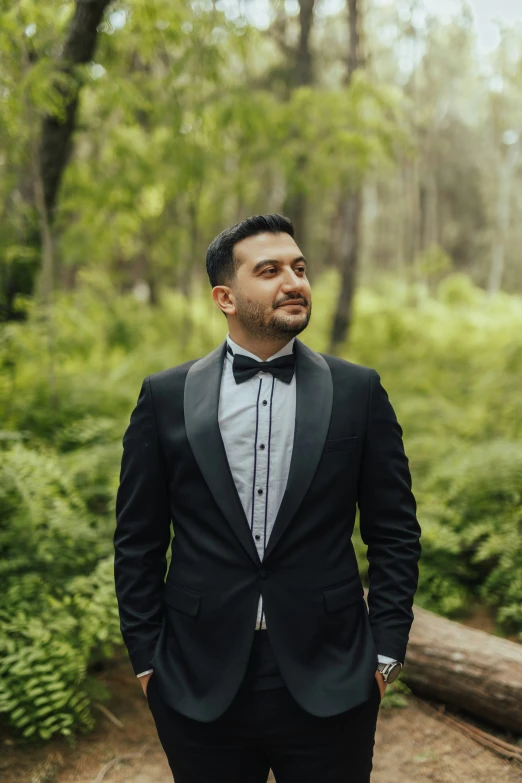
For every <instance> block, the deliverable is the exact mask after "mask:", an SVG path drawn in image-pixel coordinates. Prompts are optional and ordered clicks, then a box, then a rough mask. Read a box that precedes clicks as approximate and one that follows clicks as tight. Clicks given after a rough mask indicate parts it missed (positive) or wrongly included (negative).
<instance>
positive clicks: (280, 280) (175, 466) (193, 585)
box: [114, 215, 421, 783]
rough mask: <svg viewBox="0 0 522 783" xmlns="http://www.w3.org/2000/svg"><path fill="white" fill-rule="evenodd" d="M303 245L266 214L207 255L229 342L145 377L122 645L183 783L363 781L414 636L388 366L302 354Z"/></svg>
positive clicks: (130, 496)
mask: <svg viewBox="0 0 522 783" xmlns="http://www.w3.org/2000/svg"><path fill="white" fill-rule="evenodd" d="M293 233H294V232H293V227H292V224H291V222H290V221H289V220H288V219H286V218H284V217H282V216H281V215H261V216H254V217H251V218H248V219H247V220H244V221H242V222H241V223H238V224H237V225H235V226H232V227H231V228H228V229H226V230H225V231H223V232H221V233H220V234H219V235H218V236H217V237H216V238H215V239H214V240H213V242H212V243H211V245H210V246H209V248H208V251H207V271H208V275H209V279H210V283H211V286H212V297H213V300H214V302H215V304H216V305H217V307H219V309H220V310H221V311H222V312H223V313H224V315H225V316H226V318H227V322H228V335H227V338H226V340H225V341H224V342H223V343H221V344H220V345H219V346H218V347H217V348H216V349H215V350H213V351H211V353H209V354H208V355H207V356H205V357H203V358H201V359H198V360H192V361H189V362H186V363H184V364H181V365H178V366H177V367H172V368H170V369H167V370H164V371H162V372H158V373H155V374H153V375H150V376H149V377H147V378H146V379H145V380H144V381H143V385H142V387H141V392H140V394H139V398H138V402H137V405H136V408H135V409H134V411H133V413H132V415H131V419H130V424H129V427H128V429H127V431H126V433H125V435H124V438H123V446H124V452H123V458H122V468H121V476H120V486H119V489H118V495H117V502H116V517H117V527H116V532H115V535H114V545H115V580H116V593H117V597H118V604H119V611H120V619H121V630H122V635H123V638H124V641H125V644H126V646H127V648H128V651H129V655H130V659H131V663H132V666H133V669H134V672H135V674H136V675H137V676H138V677H140V679H141V683H142V685H143V689H144V691H145V693H146V695H147V699H148V704H149V708H150V711H151V713H152V716H153V718H154V721H155V724H156V728H157V731H158V736H159V739H160V741H161V744H162V746H163V749H164V751H165V753H166V755H167V759H168V762H169V764H170V767H171V770H172V772H173V775H174V778H175V781H176V783H221V782H222V781H223V783H224V782H225V781H226V782H227V783H265V782H266V780H267V776H268V773H269V770H270V768H271V769H272V770H273V772H274V775H275V778H276V780H277V783H312V782H313V783H317V780H321V783H368V781H369V780H370V773H371V769H372V756H373V746H374V736H375V727H376V721H377V714H378V711H379V705H380V701H381V698H382V696H383V695H384V692H385V689H386V682H391V681H392V680H393V679H394V678H395V677H396V676H397V674H398V672H399V671H400V669H401V666H402V664H403V662H404V657H405V652H406V646H407V642H408V636H409V631H410V627H411V623H412V621H413V612H412V605H413V597H414V594H415V591H416V589H417V581H418V560H419V557H420V553H421V547H420V543H419V539H420V527H419V524H418V522H417V519H416V503H415V499H414V496H413V494H412V492H411V477H410V471H409V467H408V459H407V457H406V455H405V453H404V448H403V443H402V430H401V427H400V425H399V424H398V422H397V419H396V416H395V413H394V411H393V408H392V406H391V404H390V402H389V400H388V396H387V394H386V392H385V390H384V388H383V387H382V385H381V383H380V378H379V375H378V374H377V372H376V371H375V370H373V369H370V368H367V367H363V366H361V365H357V364H353V363H351V362H348V361H345V360H343V359H339V358H336V357H333V356H328V355H325V354H320V353H316V352H315V351H312V350H311V349H310V348H308V347H307V346H306V345H305V344H304V343H303V342H301V341H300V340H298V339H296V335H298V334H299V333H300V332H302V331H303V329H305V328H306V326H307V325H308V322H309V320H310V315H311V311H312V294H311V288H310V283H309V281H308V278H307V273H306V270H307V262H306V260H305V258H304V257H303V255H302V253H301V251H300V250H299V247H298V246H297V244H296V243H295V241H294V239H293ZM356 504H358V506H359V510H360V529H361V535H362V538H363V540H364V542H365V543H366V544H367V546H368V560H369V593H368V607H369V610H368V609H367V608H366V603H365V601H364V594H363V588H362V584H361V580H360V578H359V573H358V567H357V561H356V557H355V553H354V549H353V545H352V541H351V536H352V532H353V526H354V520H355V514H356ZM171 520H172V522H173V527H174V538H173V541H172V558H171V563H170V568H169V572H168V575H167V579H166V582H164V576H165V570H166V551H167V548H168V545H169V542H170V524H171Z"/></svg>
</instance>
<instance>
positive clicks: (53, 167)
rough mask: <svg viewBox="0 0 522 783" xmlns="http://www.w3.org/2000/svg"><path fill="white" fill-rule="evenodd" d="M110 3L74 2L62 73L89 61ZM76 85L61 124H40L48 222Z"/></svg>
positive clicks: (67, 145) (65, 155)
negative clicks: (99, 27)
mask: <svg viewBox="0 0 522 783" xmlns="http://www.w3.org/2000/svg"><path fill="white" fill-rule="evenodd" d="M109 2H110V0H81V1H80V0H77V2H76V7H75V10H74V16H73V18H72V20H71V24H70V26H69V30H68V34H67V40H66V41H65V44H64V47H63V54H62V57H61V70H62V73H65V74H67V75H68V76H70V77H72V74H73V69H74V66H76V65H81V64H85V63H88V62H90V61H91V60H92V58H93V55H94V50H95V48H96V37H97V35H98V25H99V24H100V22H101V19H102V16H103V13H104V11H105V9H106V8H107V6H108V5H109ZM79 92H80V83H79V82H75V84H74V86H73V87H72V88H71V89H70V90H69V93H68V100H67V106H66V109H65V122H64V123H61V122H59V121H58V120H57V119H56V117H53V116H48V117H46V118H45V119H44V121H43V127H42V140H41V150H40V159H41V165H42V179H43V184H44V194H45V206H46V209H47V214H48V215H49V220H50V222H51V223H52V222H53V217H54V209H55V206H56V199H57V196H58V190H59V187H60V182H61V179H62V175H63V172H64V170H65V167H66V165H67V162H68V160H69V156H70V154H71V149H72V144H71V142H72V134H73V131H74V127H75V123H76V112H77V110H78V97H79Z"/></svg>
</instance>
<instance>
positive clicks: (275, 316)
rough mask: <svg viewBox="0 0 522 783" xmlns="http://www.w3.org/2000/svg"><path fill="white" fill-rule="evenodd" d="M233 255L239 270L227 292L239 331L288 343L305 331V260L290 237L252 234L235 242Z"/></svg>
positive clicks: (308, 292) (308, 300)
mask: <svg viewBox="0 0 522 783" xmlns="http://www.w3.org/2000/svg"><path fill="white" fill-rule="evenodd" d="M234 252H235V255H236V257H237V259H238V261H239V267H238V269H237V273H236V278H235V280H234V282H233V284H232V286H231V291H232V293H233V296H234V301H235V309H236V312H235V313H234V315H235V317H236V318H237V321H238V323H239V324H240V325H241V328H242V329H243V330H244V331H245V332H246V333H247V334H251V335H252V336H253V337H256V338H259V337H267V338H274V337H275V338H284V337H287V338H288V339H289V340H290V339H291V338H292V337H294V336H295V335H297V334H299V333H300V332H302V331H303V329H306V327H307V326H308V322H309V320H310V316H311V314H312V289H311V288H310V283H309V282H308V278H307V276H306V261H305V259H304V258H303V255H302V253H301V251H300V250H299V248H298V246H297V245H296V243H295V242H294V240H293V239H292V237H291V236H290V235H289V234H285V233H281V234H270V233H266V234H257V235H256V236H253V237H248V238H247V239H242V240H241V242H238V243H237V244H236V245H235V247H234ZM287 302H288V303H290V304H286V303H287ZM292 302H293V304H292ZM296 302H297V304H296Z"/></svg>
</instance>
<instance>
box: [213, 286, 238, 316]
mask: <svg viewBox="0 0 522 783" xmlns="http://www.w3.org/2000/svg"><path fill="white" fill-rule="evenodd" d="M212 299H213V300H214V302H215V304H216V306H217V307H219V309H220V310H221V311H222V312H223V313H224V314H225V315H226V316H227V315H235V314H236V305H235V302H234V294H233V292H232V289H231V288H229V286H227V285H216V286H214V288H213V289H212Z"/></svg>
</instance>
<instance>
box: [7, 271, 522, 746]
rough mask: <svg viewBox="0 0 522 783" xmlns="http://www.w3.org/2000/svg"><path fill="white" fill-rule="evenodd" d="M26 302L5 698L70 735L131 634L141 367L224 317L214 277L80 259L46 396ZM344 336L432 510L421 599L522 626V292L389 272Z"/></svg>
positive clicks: (425, 527) (34, 726)
mask: <svg viewBox="0 0 522 783" xmlns="http://www.w3.org/2000/svg"><path fill="white" fill-rule="evenodd" d="M337 287H338V279H337V278H336V276H335V275H325V276H323V277H322V278H320V279H319V280H317V281H316V282H315V283H314V287H313V298H314V316H313V318H312V321H311V323H310V326H309V328H308V329H307V330H306V332H304V333H303V334H302V335H301V338H302V339H304V340H305V342H306V343H307V344H308V345H310V346H311V347H312V348H314V349H315V350H319V351H324V350H325V345H326V344H327V341H328V331H329V317H328V316H327V314H329V313H331V312H332V309H333V303H334V301H335V295H336V290H337ZM23 306H25V307H27V308H28V314H29V317H28V321H27V322H26V323H10V324H7V325H5V326H4V327H3V328H2V331H1V332H0V366H2V368H3V370H4V372H2V373H1V374H0V377H1V378H2V382H1V385H0V415H1V416H2V421H3V422H4V423H5V424H4V427H5V428H4V430H3V432H2V433H0V448H1V450H0V455H1V461H0V550H1V551H2V553H3V557H2V561H1V562H0V577H1V581H2V585H3V588H4V589H3V590H2V593H1V595H0V716H1V715H3V714H5V717H6V719H7V720H8V721H9V724H10V725H11V726H12V727H13V729H15V730H16V731H17V732H20V734H21V736H23V737H26V738H27V739H29V738H33V739H34V738H40V739H42V740H44V739H46V738H48V737H50V736H52V735H53V734H63V735H65V736H66V737H69V738H70V739H72V737H73V736H74V732H75V731H89V730H90V729H91V728H92V726H93V717H92V713H91V708H90V704H91V701H92V699H94V698H98V699H99V698H104V694H103V693H100V687H99V684H98V683H97V682H96V680H95V679H94V678H93V677H92V676H90V675H89V673H88V667H89V665H91V664H92V663H93V662H94V661H98V660H103V659H104V658H108V657H110V656H111V655H112V654H113V651H114V647H115V646H116V645H121V644H122V641H121V635H120V632H119V621H118V614H117V605H116V600H115V596H114V584H113V572H112V569H113V557H112V532H113V529H114V501H115V494H116V488H117V484H118V472H119V461H120V455H121V437H122V435H123V432H124V430H125V427H126V425H127V423H128V417H129V415H130V412H131V410H132V408H133V407H134V404H135V402H136V399H137V395H138V392H139V388H140V384H141V381H142V380H143V378H144V377H145V376H146V375H148V374H150V373H152V372H155V371H157V370H161V369H164V368H165V367H169V366H172V365H175V364H178V363H181V362H183V361H187V360H188V359H193V358H196V357H198V356H203V355H205V354H206V353H208V352H209V351H210V350H211V349H212V348H213V347H214V346H215V345H216V344H217V343H218V342H219V341H220V340H221V339H223V337H224V336H225V334H226V328H227V327H226V322H225V319H224V318H223V317H222V316H221V314H220V313H219V312H218V310H217V308H216V307H215V305H214V304H213V302H212V300H211V297H210V295H209V290H208V288H207V287H205V289H203V290H200V291H196V292H195V293H194V296H193V298H192V299H191V300H190V301H187V300H186V299H185V297H184V296H183V295H182V294H180V293H179V292H177V291H174V290H169V289H163V290H162V295H161V298H160V301H159V303H158V306H157V307H156V308H150V307H149V306H148V305H145V304H143V303H142V302H140V301H138V300H137V299H136V298H135V297H134V296H133V295H132V294H125V295H118V293H117V291H116V290H115V288H114V286H113V285H112V283H111V281H110V278H109V276H108V275H106V274H104V273H102V272H101V271H99V272H94V271H84V272H83V273H82V275H81V276H80V277H79V279H78V285H77V288H76V290H75V291H74V292H72V293H66V294H61V295H60V296H59V298H58V299H57V302H56V306H55V311H54V335H55V340H54V349H55V353H54V355H53V360H54V375H53V377H54V385H55V389H56V395H55V397H54V398H53V397H52V396H51V395H50V393H49V385H50V384H49V367H50V356H49V345H48V343H47V341H46V337H45V331H44V328H43V325H42V318H41V314H40V312H39V310H38V308H36V307H35V306H33V305H31V304H30V303H28V302H26V303H25V304H24V305H23ZM342 353H343V356H344V357H345V358H347V359H350V360H351V361H356V362H359V363H361V364H365V365H367V366H371V367H375V368H376V369H377V370H378V372H379V374H380V375H381V379H382V382H383V385H384V387H385V388H386V390H387V391H388V393H389V395H390V399H391V400H392V403H393V405H394V407H395V410H396V412H397V416H398V418H399V421H400V422H401V425H402V427H403V430H404V442H405V447H406V452H407V454H408V457H409V460H410V467H411V470H412V476H413V488H414V492H415V495H416V498H417V501H418V516H419V521H420V523H421V528H422V547H423V551H422V558H421V564H420V572H421V573H420V584H419V590H418V593H417V595H416V603H418V604H419V605H423V606H425V607H427V608H430V609H432V610H435V611H437V612H440V613H441V614H443V615H447V616H454V617H463V616H465V612H466V609H467V608H468V606H469V605H470V602H477V601H478V602H482V603H485V604H488V605H490V606H491V607H492V608H493V610H494V611H495V613H496V619H497V625H498V630H499V632H501V633H502V632H506V633H515V634H519V636H520V638H521V639H522V614H521V609H520V607H521V606H522V556H521V553H522V492H521V487H522V401H521V398H520V394H519V382H518V381H519V378H520V376H521V373H522V301H521V300H520V299H519V298H518V297H515V296H511V297H510V296H507V295H498V296H497V297H493V298H491V299H488V298H487V297H486V296H485V294H484V293H483V292H482V291H481V290H480V289H477V288H476V287H475V286H473V284H472V283H471V282H470V281H469V279H468V278H465V277H463V276H461V275H451V276H449V277H446V278H444V279H443V280H442V281H441V282H440V283H439V284H438V285H437V287H436V289H435V293H430V291H429V289H428V288H427V287H426V286H419V285H418V284H410V285H406V284H402V283H398V282H396V281H393V280H391V279H385V278H383V279H381V281H380V285H379V286H378V287H376V288H373V289H368V288H363V289H360V290H359V291H358V293H357V297H356V302H355V322H354V326H353V333H352V340H351V342H350V345H349V346H348V345H346V346H345V347H344V349H343V352H342ZM1 444H3V445H1ZM354 544H355V546H356V552H357V555H358V558H359V562H360V564H361V567H362V563H363V562H364V561H365V555H366V550H365V547H364V546H363V544H362V542H361V540H360V537H359V536H358V535H356V536H355V537H354ZM392 696H393V699H392ZM385 698H386V702H387V704H388V705H390V704H391V703H392V701H393V703H394V704H395V701H394V700H397V699H398V700H399V703H400V700H401V698H403V694H402V693H399V692H397V693H395V692H392V691H390V692H389V693H387V694H386V697H385Z"/></svg>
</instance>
